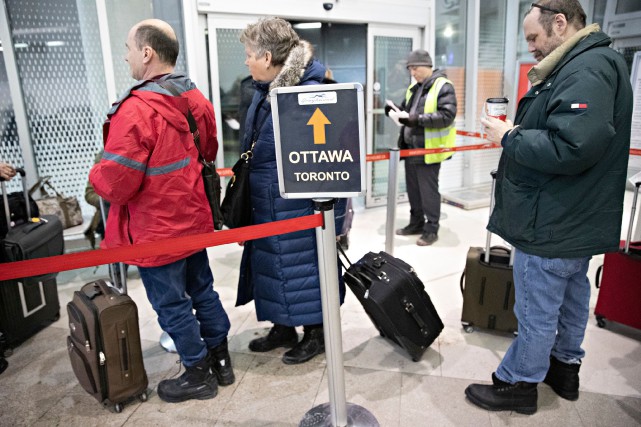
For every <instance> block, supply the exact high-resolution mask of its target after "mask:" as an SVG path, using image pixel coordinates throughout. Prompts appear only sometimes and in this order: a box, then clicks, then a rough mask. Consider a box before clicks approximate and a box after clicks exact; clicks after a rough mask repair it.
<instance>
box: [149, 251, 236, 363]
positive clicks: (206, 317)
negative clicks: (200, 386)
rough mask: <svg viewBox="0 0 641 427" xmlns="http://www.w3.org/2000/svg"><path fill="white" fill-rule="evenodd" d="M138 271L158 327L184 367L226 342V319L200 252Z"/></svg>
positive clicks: (212, 279) (205, 260)
mask: <svg viewBox="0 0 641 427" xmlns="http://www.w3.org/2000/svg"><path fill="white" fill-rule="evenodd" d="M138 270H139V271H140V277H141V278H142V283H143V284H144V285H145V290H146V291H147V298H148V299H149V302H150V303H151V305H152V307H153V308H154V310H155V311H156V314H158V323H159V324H160V327H161V328H162V329H163V330H164V331H165V332H167V333H168V334H169V336H170V337H171V339H172V340H174V344H175V345H176V350H177V351H178V354H179V355H180V359H181V360H182V362H183V364H184V365H185V366H193V365H195V364H196V363H197V362H199V361H200V360H202V359H203V358H204V357H205V356H206V355H207V350H208V348H213V347H216V346H217V345H219V344H221V343H222V342H223V341H224V340H225V339H226V338H227V333H228V332H229V328H230V323H229V318H228V317H227V313H226V312H225V309H224V308H223V305H222V304H221V302H220V298H219V297H218V293H217V292H216V291H214V287H213V283H214V276H213V275H212V273H211V269H210V268H209V259H208V258H207V252H206V251H205V250H204V249H203V250H202V251H200V252H197V253H195V254H193V255H191V256H188V257H187V258H183V259H181V260H178V261H175V262H172V263H171V264H167V265H162V266H160V267H138ZM194 310H195V314H194Z"/></svg>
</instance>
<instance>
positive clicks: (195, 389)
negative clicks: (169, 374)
mask: <svg viewBox="0 0 641 427" xmlns="http://www.w3.org/2000/svg"><path fill="white" fill-rule="evenodd" d="M209 369H210V368H209V361H208V360H207V358H204V359H203V360H201V361H200V362H198V363H197V364H195V365H194V366H185V372H184V373H183V374H182V375H181V376H180V377H179V378H174V379H171V380H162V381H161V382H160V383H158V397H160V398H161V399H162V400H164V401H165V402H171V403H177V402H184V401H185V400H189V399H198V400H205V399H213V398H214V397H216V394H218V384H217V383H216V377H215V376H214V375H213V374H212V373H211V372H210V370H209Z"/></svg>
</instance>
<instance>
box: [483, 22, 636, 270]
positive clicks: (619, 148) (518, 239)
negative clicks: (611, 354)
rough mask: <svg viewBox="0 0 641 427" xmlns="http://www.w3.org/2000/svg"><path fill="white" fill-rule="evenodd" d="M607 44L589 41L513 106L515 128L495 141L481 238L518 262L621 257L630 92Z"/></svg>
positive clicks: (597, 37)
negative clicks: (494, 241) (490, 199)
mask: <svg viewBox="0 0 641 427" xmlns="http://www.w3.org/2000/svg"><path fill="white" fill-rule="evenodd" d="M597 30H598V28H597ZM610 43H611V39H610V38H609V37H608V36H607V35H606V34H604V33H603V32H601V31H593V32H591V33H590V34H589V35H588V36H587V37H586V38H584V39H583V40H581V41H579V42H578V43H577V44H576V45H575V46H574V47H573V48H571V49H570V50H569V51H568V52H567V53H566V54H565V55H564V56H563V57H562V58H561V59H560V61H559V62H558V63H557V64H556V66H555V67H554V68H553V70H552V71H551V72H550V73H549V75H547V77H545V78H544V79H543V81H542V82H537V83H538V84H536V85H535V86H533V87H532V88H531V89H530V91H529V92H528V93H527V94H526V95H525V96H524V97H523V99H522V100H521V101H520V102H519V105H518V109H517V112H516V118H515V121H514V123H515V124H516V125H519V127H518V128H516V129H514V130H513V131H512V132H509V133H507V134H506V135H505V136H504V137H503V140H502V141H501V144H502V146H503V153H502V155H501V159H500V161H499V168H498V173H497V182H496V191H495V197H496V205H495V208H494V211H493V213H492V215H491V218H490V222H489V225H488V230H490V231H492V232H494V233H496V234H498V235H499V236H501V237H503V238H504V239H505V240H506V241H508V242H509V243H510V244H512V245H514V246H515V247H517V248H518V249H520V250H522V251H523V252H525V253H528V254H532V255H536V256H541V257H548V258H555V257H558V258H574V257H584V256H590V255H595V254H600V253H604V252H610V251H616V250H617V249H618V247H619V239H620V234H621V219H622V211H623V195H624V191H625V181H626V174H627V164H628V157H629V151H630V126H631V117H632V88H631V85H630V77H629V74H628V69H627V66H626V64H625V61H624V60H623V58H622V56H621V55H620V54H618V53H617V52H615V51H614V50H612V49H611V48H609V47H608V46H609V44H610ZM553 53H554V52H553ZM546 59H547V58H546ZM539 65H541V64H539Z"/></svg>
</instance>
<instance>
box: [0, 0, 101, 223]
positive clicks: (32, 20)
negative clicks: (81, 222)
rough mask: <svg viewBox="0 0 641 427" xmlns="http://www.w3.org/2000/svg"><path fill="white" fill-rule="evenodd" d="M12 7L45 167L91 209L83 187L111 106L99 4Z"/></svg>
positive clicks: (38, 157) (17, 0)
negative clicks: (99, 26) (106, 112)
mask: <svg viewBox="0 0 641 427" xmlns="http://www.w3.org/2000/svg"><path fill="white" fill-rule="evenodd" d="M6 7H7V12H8V15H9V22H10V27H11V28H10V32H11V36H12V42H13V45H14V49H15V57H16V66H17V68H18V74H19V76H20V85H21V87H22V91H23V96H24V101H25V106H26V110H27V120H28V127H29V133H30V137H31V143H32V146H33V149H34V153H35V161H36V165H37V170H38V174H39V175H40V176H45V175H51V176H52V177H53V179H52V182H53V183H54V185H55V186H56V188H57V189H58V190H59V191H61V192H63V193H65V194H66V195H76V196H77V197H78V199H79V200H80V201H81V203H82V207H83V211H84V212H85V214H91V212H93V208H90V207H88V205H86V204H85V202H84V189H85V186H86V183H87V176H88V172H89V169H90V168H91V166H92V164H93V161H94V155H95V154H96V152H97V151H98V150H99V148H100V147H101V145H102V135H101V125H102V121H103V117H104V113H105V111H106V109H107V107H108V100H107V93H106V83H105V78H104V69H103V67H102V63H103V62H102V52H101V47H100V46H101V45H100V38H99V33H98V21H97V14H96V10H95V3H93V2H78V3H76V1H73V0H56V1H55V4H54V3H53V2H50V1H41V0H6ZM3 120H5V119H3ZM5 121H6V120H5ZM11 126H12V125H11V123H10V121H9V129H10V135H12V136H13V135H15V129H14V130H11ZM12 136H11V137H9V138H8V141H13V139H12V138H13V137H12ZM4 142H5V138H4V136H3V149H4V147H5V143H4ZM12 153H15V154H16V155H19V153H17V152H16V151H15V150H14V151H13V152H12V151H10V152H9V153H8V154H9V156H13V154H12ZM14 160H16V159H14ZM16 163H19V162H16Z"/></svg>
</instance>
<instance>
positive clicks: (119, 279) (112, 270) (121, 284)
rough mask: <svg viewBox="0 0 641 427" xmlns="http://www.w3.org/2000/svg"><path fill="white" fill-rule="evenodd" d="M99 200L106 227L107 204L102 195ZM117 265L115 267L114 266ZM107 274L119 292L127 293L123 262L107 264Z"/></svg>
mask: <svg viewBox="0 0 641 427" xmlns="http://www.w3.org/2000/svg"><path fill="white" fill-rule="evenodd" d="M98 200H99V201H100V217H101V219H102V224H103V227H105V229H106V228H107V206H106V205H105V200H104V199H103V198H102V197H100V196H99V197H98ZM116 267H117V268H116ZM109 276H110V277H111V280H113V282H114V283H113V285H114V286H115V287H116V288H117V289H118V290H119V291H120V293H121V294H123V295H127V270H126V269H125V264H124V263H122V262H120V263H117V264H109Z"/></svg>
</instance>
